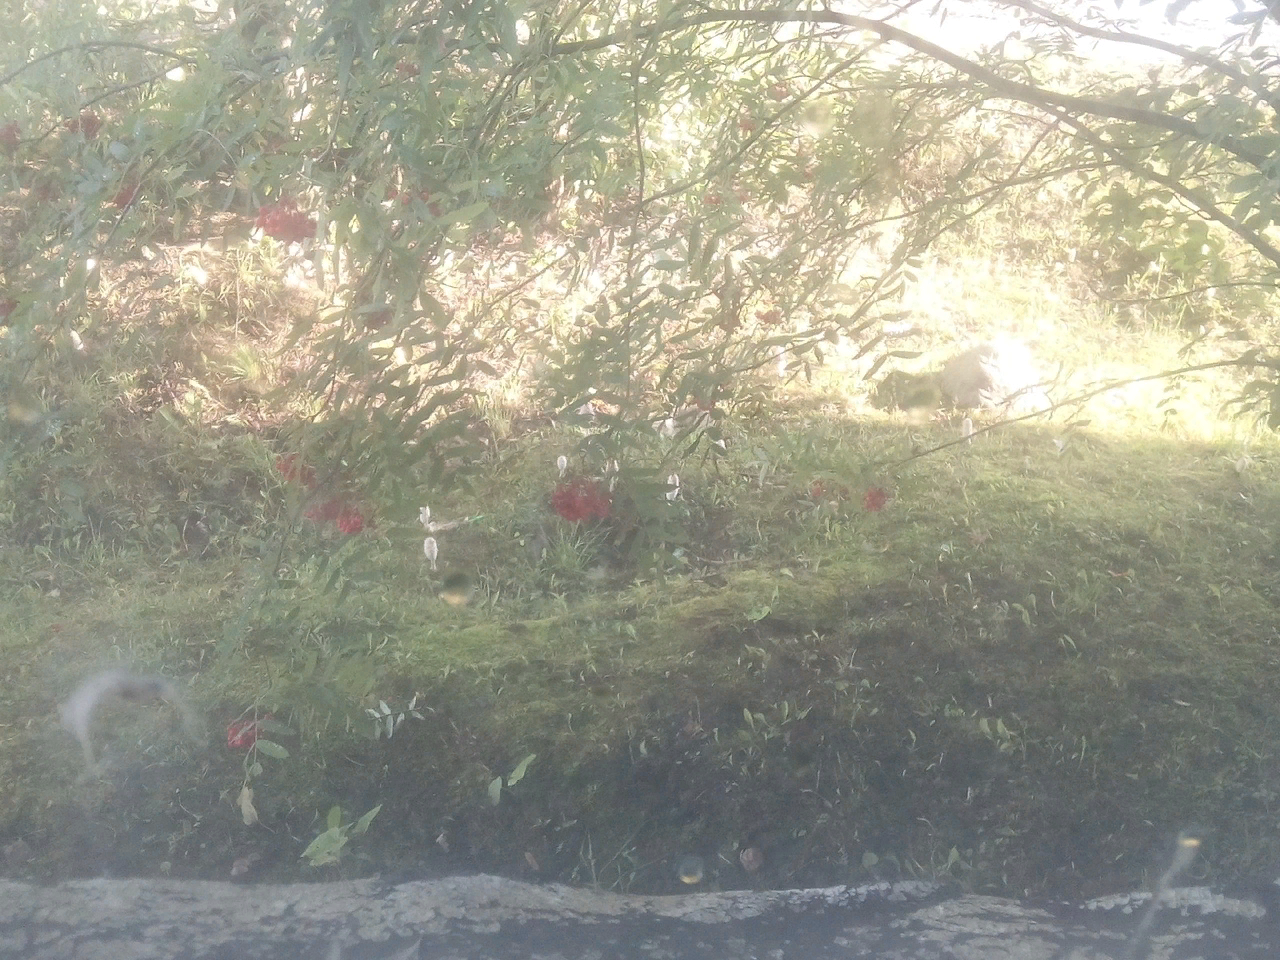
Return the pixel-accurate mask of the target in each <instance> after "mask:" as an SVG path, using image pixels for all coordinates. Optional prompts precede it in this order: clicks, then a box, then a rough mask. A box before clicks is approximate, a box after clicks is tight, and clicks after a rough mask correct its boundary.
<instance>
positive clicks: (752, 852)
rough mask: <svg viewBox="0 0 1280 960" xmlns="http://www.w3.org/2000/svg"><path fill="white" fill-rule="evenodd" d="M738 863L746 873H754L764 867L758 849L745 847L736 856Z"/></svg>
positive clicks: (762, 857) (761, 854)
mask: <svg viewBox="0 0 1280 960" xmlns="http://www.w3.org/2000/svg"><path fill="white" fill-rule="evenodd" d="M738 862H739V863H740V864H742V869H743V870H745V871H747V873H755V872H756V871H757V870H759V869H760V868H761V867H762V866H764V854H763V853H761V852H760V848H759V847H747V848H746V849H745V850H743V851H742V852H741V853H740V854H738Z"/></svg>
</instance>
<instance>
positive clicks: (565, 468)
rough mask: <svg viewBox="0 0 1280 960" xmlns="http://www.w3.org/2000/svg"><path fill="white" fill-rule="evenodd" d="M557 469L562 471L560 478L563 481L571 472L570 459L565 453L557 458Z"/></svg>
mask: <svg viewBox="0 0 1280 960" xmlns="http://www.w3.org/2000/svg"><path fill="white" fill-rule="evenodd" d="M556 469H557V470H559V471H560V478H561V479H562V480H563V479H564V475H565V474H566V473H568V472H569V458H568V457H566V456H565V455H564V454H563V453H562V454H560V456H558V457H556Z"/></svg>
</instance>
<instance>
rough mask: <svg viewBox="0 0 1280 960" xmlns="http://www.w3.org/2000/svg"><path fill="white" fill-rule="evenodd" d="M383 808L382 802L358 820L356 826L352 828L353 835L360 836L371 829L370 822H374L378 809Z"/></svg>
mask: <svg viewBox="0 0 1280 960" xmlns="http://www.w3.org/2000/svg"><path fill="white" fill-rule="evenodd" d="M381 809H382V804H378V805H377V806H376V807H374V808H373V809H372V810H370V811H369V812H368V813H366V814H365V815H364V816H363V817H361V818H360V819H359V820H357V821H356V823H355V826H354V827H352V828H351V835H352V836H356V837H358V836H360V835H361V834H362V833H364V832H365V831H367V830H368V829H369V824H371V823H373V818H374V817H376V816H377V815H378V811H379V810H381Z"/></svg>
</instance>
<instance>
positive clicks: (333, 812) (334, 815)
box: [326, 804, 342, 830]
mask: <svg viewBox="0 0 1280 960" xmlns="http://www.w3.org/2000/svg"><path fill="white" fill-rule="evenodd" d="M326 821H327V823H328V825H329V829H330V830H337V829H338V828H339V827H341V826H342V808H341V807H340V806H338V805H337V804H334V805H333V806H332V807H330V808H329V816H328V817H327V818H326Z"/></svg>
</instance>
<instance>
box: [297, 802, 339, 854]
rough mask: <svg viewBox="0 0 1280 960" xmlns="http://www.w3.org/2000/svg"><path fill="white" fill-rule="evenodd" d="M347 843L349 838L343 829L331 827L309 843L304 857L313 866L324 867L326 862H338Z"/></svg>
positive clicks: (303, 852) (304, 851)
mask: <svg viewBox="0 0 1280 960" xmlns="http://www.w3.org/2000/svg"><path fill="white" fill-rule="evenodd" d="M333 809H334V810H337V809H338V808H337V807H334V808H333ZM346 845H347V838H346V836H345V835H344V834H343V833H342V831H340V830H338V829H336V828H330V829H328V830H326V831H325V832H324V833H322V834H320V836H318V837H316V838H315V839H314V840H312V841H311V842H310V843H309V844H307V849H305V850H303V851H302V859H304V860H306V861H308V862H309V863H310V864H311V866H313V867H323V866H325V865H326V864H330V863H337V862H338V857H339V856H340V855H341V853H342V848H343V847H345V846H346Z"/></svg>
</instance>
